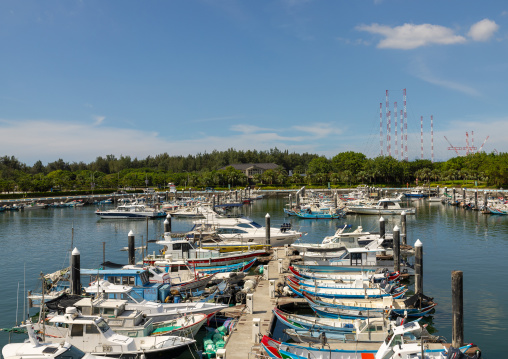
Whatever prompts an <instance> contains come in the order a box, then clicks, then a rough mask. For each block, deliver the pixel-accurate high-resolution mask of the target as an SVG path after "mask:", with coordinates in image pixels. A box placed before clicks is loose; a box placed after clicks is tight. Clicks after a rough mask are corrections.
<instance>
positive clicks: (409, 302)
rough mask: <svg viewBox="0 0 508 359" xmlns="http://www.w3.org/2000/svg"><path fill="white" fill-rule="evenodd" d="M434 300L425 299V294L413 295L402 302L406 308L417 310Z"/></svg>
mask: <svg viewBox="0 0 508 359" xmlns="http://www.w3.org/2000/svg"><path fill="white" fill-rule="evenodd" d="M433 300H434V298H431V297H427V296H426V295H425V294H418V293H416V294H414V295H412V296H411V297H409V298H407V299H406V300H405V301H404V304H405V305H406V307H408V308H418V307H422V306H426V304H424V303H430V302H432V301H433Z"/></svg>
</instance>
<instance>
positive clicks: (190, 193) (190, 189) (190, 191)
mask: <svg viewBox="0 0 508 359" xmlns="http://www.w3.org/2000/svg"><path fill="white" fill-rule="evenodd" d="M189 198H190V199H191V200H192V188H190V187H189Z"/></svg>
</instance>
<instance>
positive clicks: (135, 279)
mask: <svg viewBox="0 0 508 359" xmlns="http://www.w3.org/2000/svg"><path fill="white" fill-rule="evenodd" d="M154 268H155V267H153V268H150V269H142V268H138V269H82V270H81V274H85V275H90V277H91V280H90V282H93V281H95V280H96V279H97V277H99V278H101V279H103V280H106V281H108V282H110V283H112V284H117V285H124V286H131V287H132V290H133V291H134V292H136V293H138V294H139V295H140V296H141V297H143V298H144V299H146V300H150V301H154V302H155V301H157V300H161V295H162V294H160V290H159V289H160V288H162V286H169V284H170V279H169V277H164V276H162V277H161V278H164V279H163V280H164V281H165V282H163V283H150V278H151V277H155V276H159V275H162V274H157V273H156V269H154ZM161 272H162V271H161ZM163 274H165V273H163ZM166 278H167V279H166ZM164 298H165V297H164ZM164 298H162V300H163V299H164Z"/></svg>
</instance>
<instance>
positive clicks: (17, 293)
mask: <svg viewBox="0 0 508 359" xmlns="http://www.w3.org/2000/svg"><path fill="white" fill-rule="evenodd" d="M18 312H19V282H18V291H17V292H16V325H18Z"/></svg>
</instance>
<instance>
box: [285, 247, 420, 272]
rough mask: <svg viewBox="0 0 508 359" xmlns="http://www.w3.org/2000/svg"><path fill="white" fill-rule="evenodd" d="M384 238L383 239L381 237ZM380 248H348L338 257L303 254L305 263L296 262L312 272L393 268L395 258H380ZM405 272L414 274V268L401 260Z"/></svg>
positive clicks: (299, 266) (299, 267)
mask: <svg viewBox="0 0 508 359" xmlns="http://www.w3.org/2000/svg"><path fill="white" fill-rule="evenodd" d="M381 240H382V239H381ZM378 252H379V248H373V249H370V248H367V247H365V248H346V249H345V251H344V253H343V254H342V255H340V256H339V257H336V258H326V257H324V258H323V259H319V258H318V257H315V256H312V257H310V256H306V255H304V256H303V258H302V259H303V265H300V264H294V265H293V266H294V267H295V268H297V269H298V270H301V269H304V270H308V271H311V272H335V271H340V270H342V271H352V270H357V271H365V270H373V271H375V270H384V268H387V267H389V268H393V266H394V262H393V259H386V258H378V257H377V253H378ZM400 268H401V271H402V272H403V273H409V274H413V273H414V269H413V268H412V267H411V266H410V265H409V264H408V263H406V262H401V265H400Z"/></svg>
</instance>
